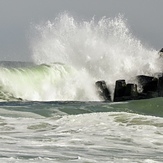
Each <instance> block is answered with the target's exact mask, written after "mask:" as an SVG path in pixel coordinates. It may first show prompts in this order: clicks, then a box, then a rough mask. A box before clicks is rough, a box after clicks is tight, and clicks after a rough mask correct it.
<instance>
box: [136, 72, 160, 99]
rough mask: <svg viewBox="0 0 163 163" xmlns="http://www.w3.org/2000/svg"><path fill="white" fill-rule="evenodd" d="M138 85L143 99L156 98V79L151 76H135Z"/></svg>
mask: <svg viewBox="0 0 163 163" xmlns="http://www.w3.org/2000/svg"><path fill="white" fill-rule="evenodd" d="M137 80H138V85H139V86H140V87H142V91H141V92H140V95H143V94H144V96H145V98H151V97H156V96H158V78H155V77H152V76H145V75H139V76H137Z"/></svg>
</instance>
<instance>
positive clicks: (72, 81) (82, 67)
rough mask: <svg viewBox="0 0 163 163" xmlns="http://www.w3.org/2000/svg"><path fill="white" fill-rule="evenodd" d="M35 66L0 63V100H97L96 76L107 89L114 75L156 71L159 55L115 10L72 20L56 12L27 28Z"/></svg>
mask: <svg viewBox="0 0 163 163" xmlns="http://www.w3.org/2000/svg"><path fill="white" fill-rule="evenodd" d="M32 31H33V34H32V37H31V50H32V54H33V55H32V57H33V61H34V63H35V64H36V65H35V66H31V67H27V68H11V67H10V68H4V67H1V68H0V76H1V79H0V90H1V91H0V99H4V100H13V99H23V100H32V101H35V100H37V101H66V100H71V101H74V100H75V101H93V100H95V101H97V100H100V99H99V97H98V95H97V92H96V89H95V82H96V81H97V80H105V81H106V83H107V84H108V87H109V88H110V89H111V92H112V93H113V92H114V84H115V80H117V79H126V80H130V79H131V78H132V77H134V76H136V75H141V74H145V75H152V74H153V73H155V72H162V69H163V67H162V58H160V57H159V55H158V53H157V51H156V50H154V49H147V48H146V47H144V46H143V45H142V44H141V42H140V40H138V39H136V38H135V37H134V36H133V35H132V34H131V32H130V31H129V28H128V25H127V20H125V19H124V17H123V16H121V15H119V16H117V17H115V18H113V19H111V18H106V17H103V18H102V19H101V20H99V21H97V20H95V19H94V18H93V19H92V20H90V21H77V20H75V19H74V18H73V17H72V16H70V15H68V14H65V13H64V14H61V15H60V16H58V17H57V18H55V19H54V21H47V22H45V23H44V24H40V25H36V26H34V27H33V28H32Z"/></svg>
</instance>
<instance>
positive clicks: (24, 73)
mask: <svg viewBox="0 0 163 163" xmlns="http://www.w3.org/2000/svg"><path fill="white" fill-rule="evenodd" d="M79 75H81V76H83V78H84V79H86V78H87V73H85V72H84V71H80V74H78V72H77V71H76V70H75V69H74V68H73V67H71V66H67V65H64V64H60V63H54V64H48V65H46V64H41V65H38V66H37V65H36V66H33V67H24V68H4V67H1V68H0V76H1V78H0V99H1V100H20V99H23V100H32V101H54V100H55V101H57V100H58V101H61V100H90V99H91V98H92V94H93V95H95V92H94V88H93V87H89V89H88V88H87V86H85V87H84V88H82V86H83V85H84V84H85V80H81V81H80V82H78V79H79ZM87 83H88V85H92V83H90V81H88V82H87ZM74 85H75V87H74ZM87 89H88V90H89V94H87ZM93 97H94V98H92V100H98V98H97V97H96V96H93Z"/></svg>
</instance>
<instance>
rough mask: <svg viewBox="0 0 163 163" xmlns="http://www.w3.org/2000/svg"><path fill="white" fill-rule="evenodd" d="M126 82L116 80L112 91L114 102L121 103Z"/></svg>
mask: <svg viewBox="0 0 163 163" xmlns="http://www.w3.org/2000/svg"><path fill="white" fill-rule="evenodd" d="M125 90H126V82H125V80H117V81H116V83H115V90H114V101H123V100H121V98H122V97H123V96H124V95H125Z"/></svg>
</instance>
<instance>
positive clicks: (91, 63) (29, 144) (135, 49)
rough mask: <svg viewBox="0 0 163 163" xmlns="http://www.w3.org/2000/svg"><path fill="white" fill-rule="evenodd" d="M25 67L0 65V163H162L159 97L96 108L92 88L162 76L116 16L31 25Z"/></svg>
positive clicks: (152, 54) (151, 54) (158, 62)
mask: <svg viewBox="0 0 163 163" xmlns="http://www.w3.org/2000/svg"><path fill="white" fill-rule="evenodd" d="M30 29H31V31H30V39H29V40H30V43H29V46H30V50H31V54H32V56H31V59H32V62H31V63H28V62H19V61H15V62H14V61H5V62H4V61H1V62H0V132H1V133H0V162H2V163H10V162H13V163H22V162H31V163H36V162H47V163H49V162H56V163H59V162H63V163H68V162H79V163H86V162H87V163H96V162H98V163H99V162H100V163H106V162H108V163H123V162H125V163H126V162H128V163H131V162H133V163H161V162H163V143H162V142H163V100H162V97H159V98H152V99H145V100H133V101H125V102H105V101H101V99H100V98H99V96H98V94H97V90H96V87H95V82H96V81H98V80H105V81H106V83H107V86H108V88H109V89H110V91H111V94H112V95H113V93H114V87H115V81H116V80H118V79H125V80H126V81H127V82H132V83H136V81H135V76H136V75H154V74H155V73H158V72H159V73H160V72H162V71H163V64H162V63H163V59H162V57H160V55H159V54H158V50H155V49H153V48H150V47H148V46H145V45H144V44H145V43H144V44H143V43H142V42H141V41H140V40H139V39H138V38H136V37H135V36H134V35H133V34H132V29H130V27H129V24H128V22H127V20H126V19H125V18H124V16H122V15H118V16H117V17H115V18H107V17H103V18H101V19H100V20H96V19H95V18H92V19H91V20H90V21H86V20H78V19H75V18H74V17H73V16H71V15H69V14H67V13H62V14H60V15H59V16H58V17H56V18H55V19H54V20H53V21H47V22H43V23H40V24H37V25H36V24H31V27H30Z"/></svg>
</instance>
